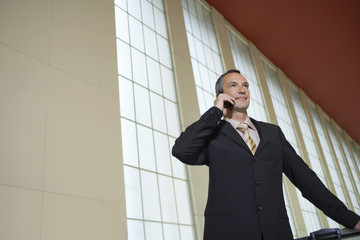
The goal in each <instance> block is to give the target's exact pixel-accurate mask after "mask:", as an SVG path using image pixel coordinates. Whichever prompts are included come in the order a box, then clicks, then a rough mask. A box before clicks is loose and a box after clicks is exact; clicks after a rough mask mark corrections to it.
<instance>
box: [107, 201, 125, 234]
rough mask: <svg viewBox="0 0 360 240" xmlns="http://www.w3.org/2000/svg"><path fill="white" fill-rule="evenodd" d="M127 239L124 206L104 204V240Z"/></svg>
mask: <svg viewBox="0 0 360 240" xmlns="http://www.w3.org/2000/svg"><path fill="white" fill-rule="evenodd" d="M119 239H127V227H126V209H125V204H119V203H112V202H104V240H119Z"/></svg>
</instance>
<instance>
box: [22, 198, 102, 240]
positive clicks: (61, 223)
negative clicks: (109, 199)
mask: <svg viewBox="0 0 360 240" xmlns="http://www.w3.org/2000/svg"><path fill="white" fill-rule="evenodd" d="M43 205H44V206H43V215H42V219H43V221H42V234H41V239H42V240H64V239H66V240H79V239H86V240H102V239H104V238H103V206H102V202H101V201H98V200H91V199H84V198H77V197H70V196H64V195H58V194H50V193H44V204H43ZM24 239H26V238H24Z"/></svg>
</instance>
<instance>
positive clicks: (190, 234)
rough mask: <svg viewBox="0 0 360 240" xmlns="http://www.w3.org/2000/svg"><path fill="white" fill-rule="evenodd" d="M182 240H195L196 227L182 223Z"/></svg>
mask: <svg viewBox="0 0 360 240" xmlns="http://www.w3.org/2000/svg"><path fill="white" fill-rule="evenodd" d="M180 234H181V240H194V239H195V238H194V228H193V227H191V226H183V225H180Z"/></svg>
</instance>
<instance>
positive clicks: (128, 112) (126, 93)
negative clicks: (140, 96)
mask: <svg viewBox="0 0 360 240" xmlns="http://www.w3.org/2000/svg"><path fill="white" fill-rule="evenodd" d="M119 100H120V115H121V116H122V117H126V118H129V119H131V120H135V109H134V90H133V84H132V82H131V81H129V80H127V79H126V78H123V77H121V76H119Z"/></svg>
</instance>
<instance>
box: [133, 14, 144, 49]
mask: <svg viewBox="0 0 360 240" xmlns="http://www.w3.org/2000/svg"><path fill="white" fill-rule="evenodd" d="M129 26H130V43H131V45H132V46H133V47H135V48H136V49H138V50H140V51H142V52H143V51H144V36H143V30H142V24H141V22H139V21H138V20H137V19H136V18H133V17H131V16H130V17H129Z"/></svg>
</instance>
